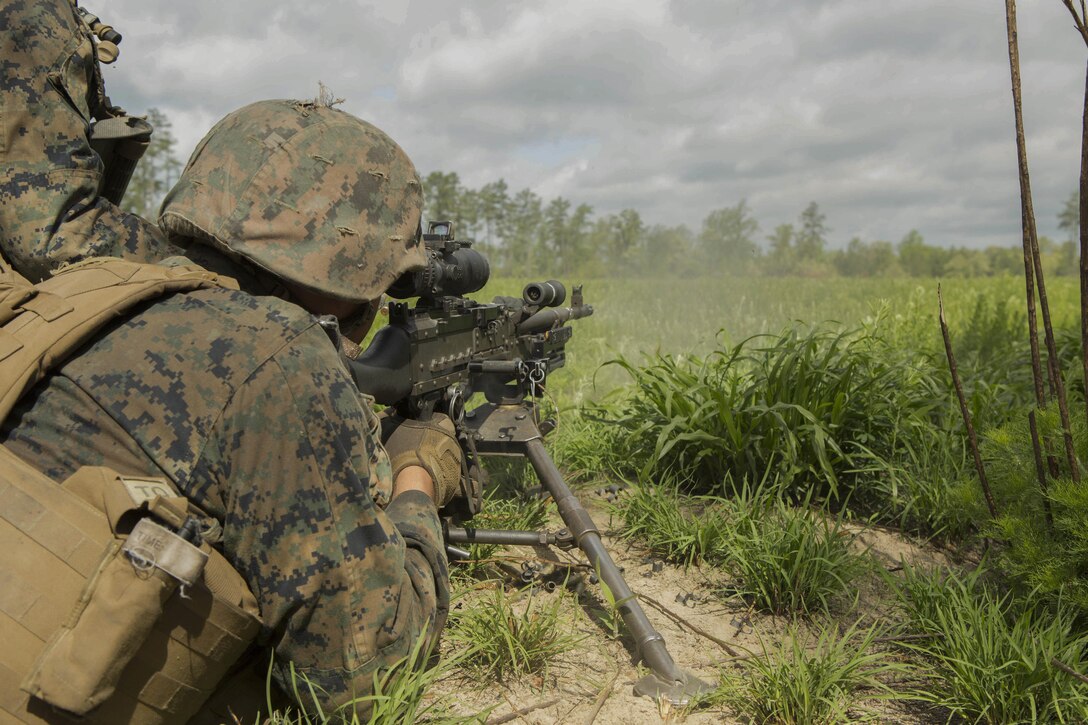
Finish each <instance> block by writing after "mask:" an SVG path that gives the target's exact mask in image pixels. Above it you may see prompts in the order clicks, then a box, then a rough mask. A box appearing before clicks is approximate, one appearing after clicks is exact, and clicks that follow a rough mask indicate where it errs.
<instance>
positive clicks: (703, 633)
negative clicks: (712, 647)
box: [638, 594, 740, 657]
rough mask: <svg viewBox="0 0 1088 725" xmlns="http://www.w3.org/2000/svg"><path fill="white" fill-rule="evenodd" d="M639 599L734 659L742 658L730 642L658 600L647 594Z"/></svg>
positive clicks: (641, 595)
mask: <svg viewBox="0 0 1088 725" xmlns="http://www.w3.org/2000/svg"><path fill="white" fill-rule="evenodd" d="M638 598H639V599H641V600H642V601H644V602H646V603H647V604H649V605H650V606H652V607H653V608H654V609H656V610H657V611H659V612H661V613H662V614H664V615H665V616H666V617H668V618H669V619H671V620H672V621H673V622H675V623H676V624H678V625H680V626H681V627H687V628H688V629H690V630H691V631H692V632H694V633H695V634H697V635H699V636H700V637H705V638H706V639H709V640H710V641H711V642H713V643H714V644H716V645H718V646H719V647H721V648H722V649H723V650H725V651H726V652H727V653H728V654H730V655H732V656H734V657H739V656H740V655H738V654H737V651H736V650H735V649H733V648H732V647H730V646H729V643H728V642H726V641H724V640H721V639H718V638H717V637H715V636H714V635H712V634H710V633H709V632H707V631H705V630H702V629H700V628H698V627H696V626H695V625H694V624H692V623H691V622H689V621H688V620H686V619H684V618H683V617H681V616H680V615H679V614H676V613H674V612H672V611H670V610H669V609H668V607H666V606H665V605H664V604H662V603H661V602H659V601H657V600H656V599H653V598H652V597H648V596H646V595H645V594H639V595H638Z"/></svg>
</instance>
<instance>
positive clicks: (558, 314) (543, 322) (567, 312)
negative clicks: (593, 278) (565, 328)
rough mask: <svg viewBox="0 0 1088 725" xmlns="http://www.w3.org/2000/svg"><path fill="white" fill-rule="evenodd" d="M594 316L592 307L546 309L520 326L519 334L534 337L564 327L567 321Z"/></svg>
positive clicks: (578, 306)
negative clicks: (560, 326)
mask: <svg viewBox="0 0 1088 725" xmlns="http://www.w3.org/2000/svg"><path fill="white" fill-rule="evenodd" d="M592 314H593V306H592V305H577V306H572V307H545V308H544V309H542V310H540V311H539V312H537V313H536V314H534V315H532V316H531V317H529V318H528V319H527V320H524V321H523V322H522V323H521V324H519V325H518V333H519V334H522V335H532V334H534V333H537V332H544V331H545V330H550V329H552V328H553V327H558V326H559V325H562V324H563V323H564V322H566V321H567V320H578V319H581V318H583V317H589V316H590V315H592Z"/></svg>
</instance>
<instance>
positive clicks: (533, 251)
mask: <svg viewBox="0 0 1088 725" xmlns="http://www.w3.org/2000/svg"><path fill="white" fill-rule="evenodd" d="M424 189H425V194H426V196H425V198H426V206H425V209H424V216H425V217H426V218H427V219H430V220H447V219H448V220H451V221H453V222H454V224H455V228H456V231H457V233H458V236H460V237H464V238H469V239H473V240H475V242H476V246H477V247H478V248H480V249H481V250H482V251H485V252H486V253H487V254H488V257H489V259H490V260H491V263H492V266H493V267H495V268H496V269H497V270H498V271H499V272H500V273H501V274H508V275H525V274H529V273H530V271H532V272H533V273H536V274H539V273H541V272H543V273H545V274H557V275H558V274H572V273H577V274H580V275H583V276H589V277H594V276H625V275H660V274H672V275H677V276H687V275H693V274H711V275H729V274H736V275H752V274H760V275H768V276H776V275H781V276H786V275H793V276H808V277H832V276H843V277H884V276H887V277H892V276H909V277H946V276H949V277H985V276H998V275H1006V274H1022V273H1023V269H1024V261H1023V254H1022V251H1021V249H1020V247H1019V246H1017V247H1000V246H991V247H986V248H984V249H971V248H966V247H944V246H937V245H933V244H929V243H927V242H926V241H925V239H924V238H923V237H922V235H921V234H920V233H919V232H918V231H916V230H911V231H909V232H908V233H907V234H906V235H905V236H904V237H903V238H902V239H900V240H899V241H898V242H891V241H882V240H875V241H863V240H861V239H859V238H854V239H852V240H850V242H849V243H848V244H847V245H846V247H845V248H842V249H829V247H828V242H829V237H830V233H831V229H830V227H829V226H828V224H827V217H826V216H825V215H824V213H823V212H822V211H820V207H819V205H818V204H817V203H816V202H811V203H810V204H808V206H806V207H805V208H804V209H803V210H802V211H801V212H800V214H799V215H798V217H797V220H796V221H795V222H792V223H786V224H779V225H777V226H775V227H774V230H773V231H772V232H771V233H770V234H767V235H761V234H760V229H761V225H760V223H759V222H758V221H757V220H756V218H755V217H754V216H753V214H752V210H751V209H750V208H749V206H748V203H747V201H745V200H743V199H742V200H740V201H739V202H737V203H736V204H735V205H733V206H728V207H723V208H721V209H716V210H714V211H712V212H710V213H709V214H708V215H707V216H706V217H705V218H704V219H703V221H702V224H701V225H700V227H699V228H698V230H693V229H691V228H690V227H688V226H687V225H683V224H682V225H678V226H668V225H660V224H658V225H650V224H646V223H645V222H644V221H643V220H642V217H641V215H640V214H639V212H638V211H637V210H635V209H624V210H623V211H621V212H619V213H618V214H607V215H604V216H595V215H594V213H593V208H592V207H591V206H589V205H588V204H578V205H577V206H575V205H574V203H573V202H572V201H570V200H568V199H565V198H563V197H561V196H560V197H556V198H554V199H550V200H545V199H542V198H541V197H540V196H539V195H537V194H536V193H534V192H533V191H532V190H531V189H522V190H521V191H518V192H516V193H513V192H511V190H510V188H509V187H508V186H507V184H506V182H505V181H504V180H502V179H499V180H498V181H494V182H491V183H489V184H485V185H484V186H482V187H480V188H479V189H473V188H469V187H467V186H465V185H464V184H462V183H461V180H460V178H459V177H458V175H457V174H456V173H452V172H442V171H435V172H432V173H430V174H428V175H427V177H426V178H425V179H424ZM1078 210H1079V200H1078V197H1077V195H1076V193H1074V194H1073V196H1072V197H1070V199H1069V200H1068V201H1067V202H1066V204H1065V206H1064V207H1063V209H1062V212H1061V214H1060V215H1059V217H1058V222H1059V228H1060V229H1061V230H1062V231H1063V232H1065V233H1066V234H1067V235H1068V239H1066V240H1065V241H1062V242H1055V241H1053V240H1051V239H1049V238H1046V237H1043V238H1041V239H1040V240H1039V244H1040V248H1041V251H1042V254H1043V260H1044V264H1045V265H1046V268H1047V271H1048V272H1050V273H1051V274H1054V275H1075V274H1077V273H1078V267H1077V264H1078V260H1077V251H1076V246H1075V245H1074V243H1073V236H1074V234H1075V233H1076V231H1077V230H1078V229H1079V223H1080V222H1079V216H1078Z"/></svg>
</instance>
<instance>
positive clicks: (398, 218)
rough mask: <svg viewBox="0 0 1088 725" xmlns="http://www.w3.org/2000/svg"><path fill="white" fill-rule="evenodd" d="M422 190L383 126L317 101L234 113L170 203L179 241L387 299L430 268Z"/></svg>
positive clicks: (170, 222) (167, 219) (334, 294)
mask: <svg viewBox="0 0 1088 725" xmlns="http://www.w3.org/2000/svg"><path fill="white" fill-rule="evenodd" d="M422 206H423V190H422V186H421V184H420V180H419V174H418V173H417V172H416V169H415V167H414V166H413V165H412V162H411V160H410V159H409V158H408V156H407V154H405V153H404V151H403V150H402V149H401V148H400V146H398V145H397V144H396V142H395V141H393V139H391V138H390V137H389V136H388V135H387V134H385V133H384V132H383V131H381V130H380V129H378V128H376V127H375V126H373V125H371V124H369V123H367V122H366V121H362V120H360V119H358V118H356V117H355V116H352V115H351V114H349V113H345V112H344V111H341V110H339V109H336V108H332V107H329V106H325V105H321V104H318V103H314V102H308V101H307V102H304V101H290V100H273V101H260V102H257V103H253V104H251V105H248V106H245V107H243V108H241V109H239V110H237V111H234V112H233V113H231V114H229V115H228V116H226V117H225V118H224V119H223V120H221V121H220V122H219V123H217V124H216V125H215V126H214V127H213V128H212V129H211V131H209V132H208V134H207V135H206V136H205V137H204V138H203V139H202V140H201V142H200V143H199V144H198V145H197V147H196V150H195V151H194V152H193V155H192V157H191V158H190V159H189V163H188V164H187V165H186V167H185V170H184V171H183V172H182V175H181V178H180V179H179V180H178V183H177V185H176V186H175V187H174V188H173V189H172V190H171V191H170V193H169V194H168V195H167V196H166V199H165V200H164V201H163V205H162V209H161V210H160V212H159V225H160V226H161V227H162V229H163V230H164V231H165V232H166V233H167V234H168V235H169V236H170V238H171V239H173V240H175V241H177V242H179V243H182V244H185V243H189V242H187V240H193V241H195V242H197V243H201V244H208V245H211V246H212V247H214V248H217V249H219V250H220V251H222V252H224V253H226V254H228V255H230V256H234V257H241V258H243V259H245V260H247V261H248V262H250V263H251V264H253V265H255V266H256V267H258V268H259V269H262V270H264V271H265V272H268V273H270V274H272V275H273V276H275V277H277V278H279V279H281V280H284V281H287V282H290V283H294V284H296V285H301V286H302V287H304V288H307V289H309V290H311V291H313V292H316V293H318V294H321V295H325V296H327V297H330V298H332V299H335V300H343V301H348V302H370V301H373V300H376V299H378V298H379V297H380V295H381V294H382V293H383V292H384V291H385V290H386V289H387V288H388V287H389V285H390V284H392V283H393V281H394V280H395V279H397V277H399V276H400V275H401V274H402V273H404V272H406V271H409V270H412V269H416V268H419V267H420V266H422V265H423V263H424V249H423V246H422V242H421V241H420V237H419V225H420V216H421V211H422Z"/></svg>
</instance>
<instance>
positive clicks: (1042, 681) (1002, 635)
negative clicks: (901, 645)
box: [889, 569, 1088, 725]
mask: <svg viewBox="0 0 1088 725" xmlns="http://www.w3.org/2000/svg"><path fill="white" fill-rule="evenodd" d="M889 580H890V581H892V582H893V585H894V586H895V588H896V590H897V592H898V595H899V599H900V601H901V602H902V605H903V610H904V613H905V614H906V618H907V622H908V627H909V628H910V631H911V632H913V633H915V634H917V635H923V637H922V638H921V639H918V640H913V641H909V642H907V643H906V644H905V647H907V648H908V649H909V650H910V651H912V652H914V653H915V655H916V656H917V657H918V658H919V659H920V661H921V663H922V665H923V670H924V671H925V672H927V673H930V675H931V677H930V678H929V681H928V682H927V685H926V687H925V689H924V690H920V691H919V692H918V693H917V696H918V698H919V699H922V700H924V701H927V702H930V703H932V704H934V705H937V706H939V707H941V708H944V709H945V710H947V711H948V712H949V713H950V714H951V715H953V716H955V717H958V718H962V719H963V720H965V721H968V722H978V723H993V724H994V725H997V724H998V723H1021V722H1032V723H1035V722H1063V723H1065V722H1085V721H1086V720H1088V687H1086V686H1085V685H1084V684H1083V683H1082V682H1080V681H1079V680H1077V679H1076V678H1074V677H1072V676H1070V675H1069V674H1067V673H1066V672H1064V671H1062V670H1061V668H1059V667H1058V665H1057V664H1055V662H1060V663H1062V664H1064V665H1066V666H1068V667H1071V668H1073V669H1074V670H1076V671H1077V672H1081V673H1083V672H1085V670H1086V669H1088V649H1086V648H1088V635H1086V634H1084V633H1083V632H1082V630H1081V628H1080V627H1078V626H1076V619H1075V617H1074V613H1073V610H1072V609H1071V608H1070V607H1068V606H1066V605H1065V604H1064V603H1058V604H1055V605H1049V604H1047V603H1045V602H1040V601H1038V600H1034V599H1032V598H1030V597H1029V598H1022V599H1017V598H1014V597H1012V596H1011V595H1009V594H999V593H998V592H997V591H996V590H995V589H994V588H993V587H992V586H989V585H986V584H985V583H984V582H983V579H982V570H981V569H978V570H976V571H974V572H971V573H969V574H967V575H965V576H962V577H961V576H957V575H955V574H953V573H952V572H948V571H944V572H941V571H937V572H929V573H926V572H920V571H917V570H913V569H908V570H906V574H905V576H904V577H903V579H902V581H901V582H899V581H895V580H891V579H890V577H889ZM925 635H928V636H925Z"/></svg>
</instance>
